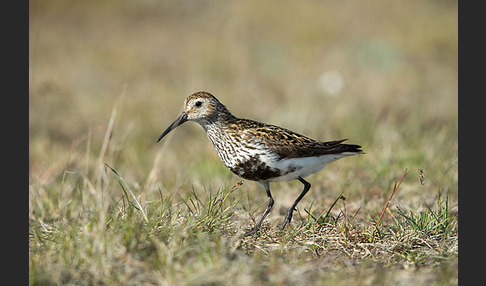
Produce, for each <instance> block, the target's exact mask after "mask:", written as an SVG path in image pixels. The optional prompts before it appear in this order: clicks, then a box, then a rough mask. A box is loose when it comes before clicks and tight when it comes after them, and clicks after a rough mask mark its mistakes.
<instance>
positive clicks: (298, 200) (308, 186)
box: [282, 177, 311, 230]
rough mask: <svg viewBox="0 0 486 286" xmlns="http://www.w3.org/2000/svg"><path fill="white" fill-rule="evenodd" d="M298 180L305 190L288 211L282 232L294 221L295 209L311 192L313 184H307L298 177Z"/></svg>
mask: <svg viewBox="0 0 486 286" xmlns="http://www.w3.org/2000/svg"><path fill="white" fill-rule="evenodd" d="M297 179H298V180H299V181H300V182H301V183H302V184H304V190H303V191H302V193H300V195H299V197H298V198H297V199H296V200H295V202H294V203H293V204H292V206H290V208H289V209H288V211H287V215H286V216H285V220H284V223H283V226H282V230H283V229H284V228H285V226H286V225H287V223H290V221H291V220H292V214H293V212H294V210H295V207H296V206H297V204H298V203H299V202H300V200H301V199H302V198H303V197H304V196H305V194H307V192H308V191H309V189H310V187H311V184H310V183H309V182H307V181H306V180H304V179H302V178H301V177H297Z"/></svg>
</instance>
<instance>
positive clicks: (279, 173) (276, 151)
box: [157, 91, 363, 231]
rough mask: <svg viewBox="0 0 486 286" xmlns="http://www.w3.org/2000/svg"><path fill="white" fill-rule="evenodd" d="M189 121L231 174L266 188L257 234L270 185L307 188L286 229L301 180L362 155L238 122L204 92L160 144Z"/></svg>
mask: <svg viewBox="0 0 486 286" xmlns="http://www.w3.org/2000/svg"><path fill="white" fill-rule="evenodd" d="M186 121H195V122H197V123H199V124H200V125H201V126H202V127H203V128H204V130H205V131H206V134H207V136H208V138H209V140H210V141H211V142H212V143H213V145H214V148H215V149H216V152H217V154H218V156H219V157H220V158H221V160H222V161H223V163H224V164H225V165H226V167H228V169H230V170H231V171H232V172H233V173H235V174H236V175H238V176H240V177H242V178H244V179H247V180H253V181H257V182H259V183H260V184H261V185H262V186H263V187H264V188H265V191H266V192H267V196H268V197H269V202H268V204H267V209H266V210H265V212H264V214H263V216H262V218H261V219H260V221H259V222H258V223H257V225H256V226H255V228H254V229H253V230H254V231H257V230H258V229H259V228H260V226H261V223H262V221H263V219H264V218H265V216H266V215H267V214H268V213H269V212H270V210H271V208H272V206H273V198H272V196H271V193H270V182H274V181H289V180H299V181H301V182H302V183H303V184H304V190H303V191H302V193H301V195H300V196H299V197H298V198H297V200H296V201H295V202H294V204H293V205H292V206H291V207H290V208H289V210H288V212H287V217H286V219H285V221H284V224H283V227H285V225H286V224H287V223H288V222H290V221H291V219H292V212H293V211H294V209H295V207H296V205H297V203H298V202H299V201H300V199H302V197H303V196H304V195H305V193H307V191H308V190H309V189H310V184H309V183H308V182H307V181H305V180H304V179H303V178H305V177H307V176H308V175H310V174H313V173H316V172H318V171H319V170H320V169H322V168H323V167H324V166H325V165H327V164H329V163H331V162H333V161H335V160H338V159H340V158H343V157H347V156H351V155H357V154H362V153H363V152H362V150H361V149H360V148H361V146H359V145H355V144H343V143H342V142H343V141H345V140H346V139H342V140H336V141H328V142H321V141H316V140H314V139H311V138H309V137H306V136H304V135H301V134H298V133H295V132H293V131H290V130H288V129H285V128H282V127H279V126H276V125H271V124H265V123H261V122H257V121H253V120H249V119H241V118H237V117H236V116H234V115H233V114H231V112H230V111H229V110H228V109H227V108H226V106H224V105H223V104H222V103H221V102H220V101H219V100H218V99H216V97H214V96H213V95H211V94H210V93H208V92H205V91H201V92H197V93H194V94H192V95H190V96H189V97H187V98H186V100H185V102H184V111H183V112H182V113H181V115H180V116H179V117H178V118H177V119H176V120H175V121H174V122H173V123H172V124H171V125H170V126H169V127H168V128H167V129H166V130H165V131H164V132H163V133H162V135H160V137H159V138H158V140H157V141H160V140H161V139H162V138H163V137H164V136H165V135H166V134H167V133H169V132H170V131H171V130H173V129H174V128H176V127H177V126H179V125H181V124H182V123H184V122H186Z"/></svg>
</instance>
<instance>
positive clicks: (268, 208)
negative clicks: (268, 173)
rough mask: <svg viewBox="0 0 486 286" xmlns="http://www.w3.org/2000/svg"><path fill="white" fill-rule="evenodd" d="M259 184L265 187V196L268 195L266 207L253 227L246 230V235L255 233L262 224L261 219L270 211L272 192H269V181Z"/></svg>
mask: <svg viewBox="0 0 486 286" xmlns="http://www.w3.org/2000/svg"><path fill="white" fill-rule="evenodd" d="M260 185H262V186H263V187H264V188H265V192H267V196H268V203H267V208H266V209H265V211H264V212H263V215H262V217H261V218H260V220H259V221H258V222H257V224H256V226H255V228H254V229H251V230H249V231H247V232H246V235H249V234H252V233H257V232H258V231H259V230H260V227H261V226H262V222H263V220H264V219H265V217H266V216H267V215H268V213H269V212H270V210H271V209H272V207H273V198H272V193H270V183H269V182H265V183H260Z"/></svg>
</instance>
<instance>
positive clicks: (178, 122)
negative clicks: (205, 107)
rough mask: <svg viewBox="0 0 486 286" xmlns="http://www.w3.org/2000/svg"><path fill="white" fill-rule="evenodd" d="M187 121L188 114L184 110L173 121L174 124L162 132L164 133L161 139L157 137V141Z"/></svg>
mask: <svg viewBox="0 0 486 286" xmlns="http://www.w3.org/2000/svg"><path fill="white" fill-rule="evenodd" d="M186 121H187V114H186V113H185V112H182V114H181V115H179V117H177V119H176V120H175V121H174V122H172V124H171V125H170V126H169V127H167V129H165V131H164V132H163V133H162V135H160V136H159V139H157V142H159V141H160V140H161V139H162V138H164V136H165V135H167V133H169V132H171V131H172V130H173V129H175V128H176V127H177V126H179V125H181V124H182V123H184V122H186Z"/></svg>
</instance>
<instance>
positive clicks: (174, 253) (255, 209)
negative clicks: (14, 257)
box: [29, 0, 458, 285]
mask: <svg viewBox="0 0 486 286" xmlns="http://www.w3.org/2000/svg"><path fill="white" fill-rule="evenodd" d="M29 5H30V7H29V8H30V12H29V17H30V21H29V25H30V30H29V31H30V34H29V39H30V45H29V48H30V50H29V51H30V62H29V135H30V140H29V281H30V284H31V285H119V284H123V285H125V284H126V285H144V284H147V285H218V284H223V285H224V284H236V285H248V284H256V285H262V284H264V285H266V284H270V285H280V284H297V285H322V284H332V285H334V284H337V285H349V284H351V285H385V284H386V285H390V284H391V285H393V284H412V285H455V284H457V282H458V270H457V266H458V206H457V202H458V199H457V194H458V163H457V162H458V161H457V159H458V143H457V138H458V137H457V136H458V125H457V3H453V2H451V3H448V2H447V3H446V2H444V3H443V2H424V1H409V2H407V3H406V4H403V5H396V3H392V2H390V1H381V0H376V1H372V2H367V3H361V2H360V3H353V5H352V6H351V5H349V3H347V4H346V3H333V2H326V1H318V2H316V1H314V2H303V3H301V4H300V5H298V6H296V5H294V4H292V3H291V1H283V2H282V1H280V2H279V12H278V13H275V7H274V6H272V5H271V4H270V3H269V2H265V3H261V2H257V1H241V2H240V1H238V2H228V3H226V2H225V3H223V4H221V5H218V6H216V5H201V6H194V5H198V4H194V3H192V2H190V1H166V2H164V3H163V4H160V5H158V6H155V5H154V4H153V3H152V2H151V1H139V2H137V4H134V3H132V2H130V1H117V3H116V4H115V3H109V2H99V1H83V2H79V3H76V4H73V5H74V6H70V5H66V4H63V3H61V2H58V1H30V2H29ZM411 19H413V20H411ZM329 74H331V75H333V77H334V78H336V77H337V78H340V80H341V83H342V86H341V87H340V88H337V89H336V86H334V87H333V88H330V87H329V86H327V85H326V84H329V82H327V83H326V82H322V80H321V79H322V78H323V75H329ZM327 78H328V79H329V77H327ZM331 79H332V77H331ZM197 90H208V91H210V92H212V93H213V94H215V95H216V96H217V97H218V98H219V99H220V100H221V101H222V102H223V103H224V104H225V105H226V106H227V107H228V108H229V109H230V110H231V111H232V112H233V113H234V114H235V115H237V116H241V117H245V118H252V119H256V120H260V121H263V122H267V123H272V124H277V125H279V126H283V127H286V128H289V129H291V130H294V131H296V132H299V133H302V134H306V135H308V136H310V137H313V138H316V139H320V140H336V139H341V138H349V141H348V142H349V143H355V144H360V145H362V146H363V150H364V151H365V152H366V154H364V155H359V156H354V157H351V158H345V159H343V160H339V161H338V162H335V163H333V164H331V165H329V166H327V167H326V168H325V169H324V170H323V171H321V172H319V173H318V174H315V175H312V176H309V177H308V178H307V179H306V180H308V181H309V182H310V183H311V184H312V187H311V189H310V191H309V193H308V194H307V195H306V196H305V197H304V198H303V200H302V201H301V202H300V203H299V205H298V206H297V211H296V212H295V214H294V217H293V221H292V223H291V224H290V227H288V228H286V229H285V230H283V231H280V230H279V229H278V225H279V224H280V223H281V222H282V221H283V218H284V216H285V211H286V209H287V208H288V207H289V206H290V205H291V203H292V202H293V201H294V200H295V198H296V197H297V196H298V194H299V193H300V192H301V189H302V186H301V184H300V183H299V182H281V183H275V184H272V194H273V197H274V199H275V205H274V207H273V209H272V212H271V213H270V214H269V216H268V217H267V219H266V220H265V222H264V223H263V225H262V230H261V232H260V234H259V235H258V236H244V233H245V231H246V230H247V229H248V228H249V227H252V226H254V225H255V221H256V220H258V218H259V217H260V216H261V214H262V213H263V211H264V209H265V206H266V202H267V197H266V195H265V192H264V191H263V189H262V188H261V187H259V186H258V184H256V183H254V182H250V181H241V179H240V178H238V177H236V176H234V175H233V174H232V173H231V172H230V171H228V170H227V169H226V168H225V167H224V165H223V164H222V163H221V162H220V160H219V158H218V157H217V155H216V154H215V152H214V150H213V147H212V146H211V143H210V142H209V141H208V140H207V139H206V138H205V135H204V132H203V131H202V130H201V129H200V127H198V126H196V125H195V124H193V125H191V124H190V123H187V124H185V125H183V126H181V127H179V128H178V129H177V130H176V131H175V132H173V133H171V134H170V135H169V136H167V138H164V140H163V141H162V142H159V143H155V140H156V139H157V136H158V135H160V132H161V131H162V130H163V129H165V128H166V127H167V126H168V124H170V122H172V121H173V120H174V119H175V117H176V116H177V115H178V114H179V112H180V108H181V106H182V103H183V99H184V98H185V97H186V96H187V95H189V94H191V93H193V92H195V91H197ZM330 90H332V92H330ZM419 169H420V170H423V171H424V173H421V172H420V171H418V170H419ZM409 170H410V171H409ZM421 175H422V176H425V180H426V183H425V185H423V184H422V183H421V179H423V178H424V177H421Z"/></svg>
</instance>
